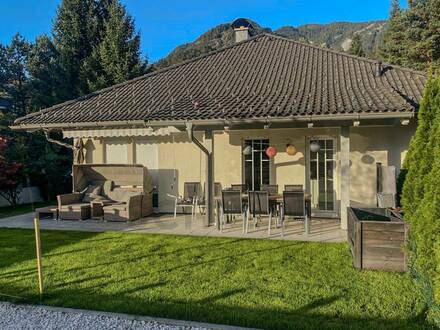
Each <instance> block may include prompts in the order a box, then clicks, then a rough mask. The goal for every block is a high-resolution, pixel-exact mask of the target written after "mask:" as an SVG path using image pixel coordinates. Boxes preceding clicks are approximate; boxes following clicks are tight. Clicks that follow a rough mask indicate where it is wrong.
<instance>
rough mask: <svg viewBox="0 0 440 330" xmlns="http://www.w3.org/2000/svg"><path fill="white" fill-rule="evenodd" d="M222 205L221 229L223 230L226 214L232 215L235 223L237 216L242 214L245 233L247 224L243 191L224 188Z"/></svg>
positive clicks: (227, 215)
mask: <svg viewBox="0 0 440 330" xmlns="http://www.w3.org/2000/svg"><path fill="white" fill-rule="evenodd" d="M221 194H222V207H221V217H220V231H223V228H224V227H225V224H226V221H225V216H226V217H229V216H232V218H233V219H234V220H233V223H234V224H235V216H236V215H241V217H242V219H243V233H244V232H245V225H246V220H247V219H246V212H245V210H244V208H243V203H242V198H241V192H240V191H237V190H223V191H222V193H221Z"/></svg>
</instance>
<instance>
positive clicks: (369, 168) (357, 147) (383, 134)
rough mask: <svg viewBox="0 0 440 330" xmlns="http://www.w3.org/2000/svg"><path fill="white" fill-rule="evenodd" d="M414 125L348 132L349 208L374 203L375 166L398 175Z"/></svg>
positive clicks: (351, 130) (370, 128)
mask: <svg viewBox="0 0 440 330" xmlns="http://www.w3.org/2000/svg"><path fill="white" fill-rule="evenodd" d="M415 129H416V126H415V125H414V124H412V125H410V126H384V127H352V128H351V129H350V200H351V205H352V206H368V205H374V204H375V203H376V163H382V164H383V165H385V166H395V167H396V174H397V173H399V171H400V168H401V165H402V163H403V161H404V159H405V155H406V152H407V150H408V145H409V141H410V139H411V136H412V135H413V134H414V133H415Z"/></svg>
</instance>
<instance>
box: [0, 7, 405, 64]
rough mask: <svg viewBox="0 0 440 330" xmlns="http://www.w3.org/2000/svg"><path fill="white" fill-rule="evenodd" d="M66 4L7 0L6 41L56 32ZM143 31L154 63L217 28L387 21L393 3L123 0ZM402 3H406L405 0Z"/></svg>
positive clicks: (0, 31)
mask: <svg viewBox="0 0 440 330" xmlns="http://www.w3.org/2000/svg"><path fill="white" fill-rule="evenodd" d="M60 2H61V0H39V1H37V0H1V1H0V13H2V14H1V16H2V18H1V22H0V24H1V26H0V43H2V44H7V43H9V41H10V39H11V36H12V35H14V34H15V33H16V32H20V33H21V34H22V35H23V36H25V38H26V39H28V40H31V41H32V40H34V39H35V37H36V36H38V35H39V34H41V33H50V30H51V25H52V21H53V19H54V17H55V12H56V8H57V6H58V5H59V3H60ZM122 2H123V3H124V4H125V5H126V7H127V9H128V11H129V12H130V14H131V15H133V16H134V18H135V21H136V26H137V28H138V29H139V31H140V32H141V37H142V53H143V54H144V55H146V56H148V58H149V60H150V61H155V60H157V59H159V58H161V57H163V56H165V55H166V54H168V53H169V52H170V51H171V50H172V49H173V48H174V47H176V46H178V45H180V44H182V43H186V42H190V41H192V40H194V39H195V38H197V37H198V36H199V35H200V34H202V33H203V32H205V31H206V30H208V29H209V28H211V27H214V26H215V25H217V24H220V23H224V22H230V21H232V20H233V19H235V18H237V17H248V18H251V19H253V20H255V21H256V22H258V23H259V24H260V25H262V26H265V27H270V28H272V29H276V28H279V27H281V26H284V25H294V26H296V25H301V24H306V23H329V22H334V21H354V22H359V21H368V20H376V19H386V18H387V17H388V12H389V0H335V1H329V0H309V1H307V0H264V1H263V0H208V1H207V0H180V1H179V0H122ZM401 2H402V4H404V3H406V1H404V0H402V1H401Z"/></svg>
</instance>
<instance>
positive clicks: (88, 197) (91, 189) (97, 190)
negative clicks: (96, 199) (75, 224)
mask: <svg viewBox="0 0 440 330" xmlns="http://www.w3.org/2000/svg"><path fill="white" fill-rule="evenodd" d="M100 194H101V186H92V185H89V186H88V187H87V189H86V191H85V193H84V197H83V200H82V201H83V202H84V203H90V202H91V201H92V200H93V196H96V195H100Z"/></svg>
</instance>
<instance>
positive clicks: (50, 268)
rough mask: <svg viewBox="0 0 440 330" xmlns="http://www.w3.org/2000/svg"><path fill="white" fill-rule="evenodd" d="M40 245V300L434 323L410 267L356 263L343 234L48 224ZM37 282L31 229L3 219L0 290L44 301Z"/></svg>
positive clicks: (331, 320)
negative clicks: (287, 236)
mask: <svg viewBox="0 0 440 330" xmlns="http://www.w3.org/2000/svg"><path fill="white" fill-rule="evenodd" d="M42 245H43V254H44V256H43V257H44V260H43V262H44V273H45V286H46V294H45V295H44V297H43V298H42V301H41V303H42V304H47V305H56V306H65V307H74V308H86V309H95V310H103V311H114V312H123V313H131V314H142V315H150V316H160V317H169V318H176V319H186V320H195V321H204V322H214V323H222V324H232V325H240V326H248V327H257V328H268V329H310V328H320V329H339V328H352V329H425V328H428V325H427V324H425V323H424V321H423V313H424V306H423V304H422V302H421V299H420V294H419V292H418V289H417V288H416V287H415V286H414V284H413V283H412V281H411V279H410V277H409V275H408V274H396V273H385V272H377V271H359V270H355V269H353V267H352V266H351V257H350V254H349V251H348V246H347V245H346V244H343V243H308V242H289V241H272V240H251V239H246V240H243V239H233V238H205V237H189V236H171V235H149V234H129V233H114V232H107V233H83V232H81V233H80V232H61V231H44V232H42ZM36 292H37V281H36V270H35V259H34V241H33V232H32V231H30V230H20V229H0V293H1V294H2V296H0V299H3V300H12V301H14V300H15V301H17V300H18V301H22V302H28V303H38V302H39V298H38V296H37V295H36ZM6 295H12V296H18V297H23V299H17V298H12V297H9V296H6Z"/></svg>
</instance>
